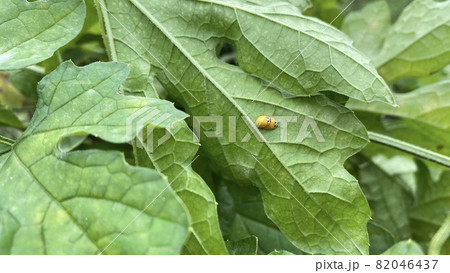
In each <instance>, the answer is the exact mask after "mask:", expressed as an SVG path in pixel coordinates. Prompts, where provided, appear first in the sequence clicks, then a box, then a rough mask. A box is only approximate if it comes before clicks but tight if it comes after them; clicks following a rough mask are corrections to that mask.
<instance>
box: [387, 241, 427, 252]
mask: <svg viewBox="0 0 450 273" xmlns="http://www.w3.org/2000/svg"><path fill="white" fill-rule="evenodd" d="M382 255H424V253H423V250H422V248H421V247H420V245H418V244H417V243H416V242H414V241H412V240H407V241H402V242H399V243H396V244H395V245H393V246H392V247H391V248H389V249H388V250H386V251H385V252H383V253H382Z"/></svg>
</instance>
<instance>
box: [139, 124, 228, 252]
mask: <svg viewBox="0 0 450 273" xmlns="http://www.w3.org/2000/svg"><path fill="white" fill-rule="evenodd" d="M169 132H170V135H169V138H168V139H166V140H165V141H164V142H163V143H160V144H158V141H161V140H163V139H164V136H165V134H166V130H165V129H156V130H153V131H152V134H151V135H150V137H151V139H152V140H153V142H150V141H148V140H149V139H150V138H149V136H148V135H145V134H144V136H143V138H142V139H141V140H138V141H139V142H137V143H136V146H135V147H136V149H135V154H136V158H137V163H138V165H140V166H153V167H154V168H155V169H156V170H158V171H159V172H161V173H164V174H165V175H167V177H168V178H169V180H170V181H171V186H172V188H173V189H174V190H175V192H176V193H177V194H178V196H179V197H180V198H181V200H183V202H184V204H185V205H186V207H187V209H188V211H189V214H190V216H191V219H192V230H191V232H192V234H191V236H189V239H188V241H187V242H186V244H185V248H184V253H187V254H196V255H198V254H227V249H226V246H225V242H224V241H223V238H222V234H221V232H220V229H219V222H218V216H217V203H216V199H215V197H214V194H213V193H212V192H211V190H210V188H209V187H208V185H207V184H206V183H205V182H204V181H203V179H202V178H201V177H200V176H199V175H198V174H197V173H196V172H195V171H193V170H192V168H191V166H190V165H191V163H192V162H193V161H194V160H196V159H197V157H195V154H196V152H197V150H198V143H194V142H193V140H192V131H191V130H190V129H189V127H188V126H187V124H186V123H185V122H184V121H179V122H175V123H174V124H173V126H172V127H171V128H170V130H169ZM194 157H195V158H194Z"/></svg>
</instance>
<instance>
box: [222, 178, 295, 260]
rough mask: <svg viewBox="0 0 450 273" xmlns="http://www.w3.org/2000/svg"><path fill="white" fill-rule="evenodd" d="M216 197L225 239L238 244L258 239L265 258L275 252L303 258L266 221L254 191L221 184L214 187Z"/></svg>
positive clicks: (277, 230) (249, 188) (229, 184)
mask: <svg viewBox="0 0 450 273" xmlns="http://www.w3.org/2000/svg"><path fill="white" fill-rule="evenodd" d="M216 195H217V200H218V202H219V216H220V224H221V227H222V230H223V234H224V237H225V238H226V239H228V240H231V241H239V240H242V239H245V238H248V237H250V236H255V237H257V238H261V240H258V248H257V249H258V253H259V254H268V253H270V252H272V251H274V250H276V249H284V250H288V251H290V252H293V253H296V254H302V252H301V251H300V250H299V249H298V248H296V247H295V246H293V245H292V244H291V243H290V242H289V240H288V239H287V238H286V236H284V235H283V233H281V232H280V230H279V229H278V228H277V226H276V225H275V224H274V223H273V222H272V221H270V219H268V218H267V216H266V214H265V212H264V205H263V201H262V198H261V194H260V193H259V191H258V189H257V188H255V187H253V186H250V187H244V186H238V185H236V184H235V183H232V182H229V183H226V184H225V183H223V182H222V183H220V184H218V185H217V193H216Z"/></svg>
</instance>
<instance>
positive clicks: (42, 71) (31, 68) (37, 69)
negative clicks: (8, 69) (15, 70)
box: [24, 65, 45, 76]
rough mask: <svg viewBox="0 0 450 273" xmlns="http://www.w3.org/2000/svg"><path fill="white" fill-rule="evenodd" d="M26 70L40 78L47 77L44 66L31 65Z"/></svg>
mask: <svg viewBox="0 0 450 273" xmlns="http://www.w3.org/2000/svg"><path fill="white" fill-rule="evenodd" d="M24 69H25V70H28V71H30V72H32V73H34V74H37V75H39V76H44V75H45V68H44V67H42V66H38V65H30V66H28V67H26V68H24Z"/></svg>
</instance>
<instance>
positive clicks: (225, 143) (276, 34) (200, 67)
mask: <svg viewBox="0 0 450 273" xmlns="http://www.w3.org/2000/svg"><path fill="white" fill-rule="evenodd" d="M101 5H102V11H103V16H104V23H105V27H106V29H107V31H108V34H109V36H108V37H107V41H108V47H109V48H110V49H114V50H111V52H118V51H123V52H128V53H130V52H131V53H132V52H134V53H133V54H130V55H129V57H128V58H129V59H128V60H130V59H131V60H133V58H134V59H139V61H138V62H137V63H138V64H139V66H140V68H142V69H145V68H147V69H150V68H152V69H153V72H152V73H153V74H155V75H156V76H157V78H158V79H159V80H160V82H161V83H162V84H163V85H164V87H166V89H167V90H168V91H169V94H170V95H171V97H173V98H174V99H175V100H176V101H177V102H179V103H180V104H181V105H182V106H183V107H184V108H185V109H186V110H187V111H188V112H189V113H190V114H192V115H193V116H219V118H220V117H223V118H224V120H223V124H224V128H228V127H229V126H230V125H231V126H232V128H234V121H236V123H235V125H236V130H234V129H231V130H229V131H228V130H227V131H225V132H224V134H223V137H220V138H208V137H207V136H206V135H205V133H204V131H205V130H207V131H212V130H214V128H215V126H214V124H212V123H201V131H202V132H201V133H200V132H198V133H199V135H200V136H201V143H202V145H203V146H202V147H204V151H205V152H207V153H208V156H209V157H210V159H211V160H212V161H213V162H214V163H215V164H216V166H217V167H218V168H220V170H221V171H222V174H224V175H225V177H226V178H229V180H232V181H236V182H240V183H253V184H255V185H257V186H258V187H259V189H260V190H261V193H262V196H263V200H264V204H265V210H266V212H267V214H268V216H269V218H270V219H272V220H273V221H274V222H275V224H276V225H277V226H278V227H279V228H280V230H281V231H282V232H283V233H284V234H286V236H287V237H288V238H289V239H290V240H291V241H292V242H293V243H294V245H296V246H297V247H299V248H301V249H302V250H305V251H307V252H311V253H318V252H319V253H347V254H348V253H367V252H368V236H367V231H366V224H367V221H368V219H369V209H368V205H367V201H366V199H365V197H364V195H363V194H362V192H361V190H360V188H359V186H358V184H357V181H356V180H355V179H354V178H353V177H352V176H351V175H350V174H348V172H346V171H345V169H344V168H343V167H342V165H343V162H344V161H345V160H346V158H348V157H349V156H351V155H352V154H354V153H356V152H357V151H359V150H360V149H361V148H362V147H363V146H364V145H365V144H366V143H367V135H366V131H365V129H364V127H363V126H362V124H361V123H360V122H359V121H358V120H357V119H356V118H355V117H354V115H353V113H352V112H350V111H348V110H347V109H345V108H344V107H341V106H339V105H336V104H335V103H333V102H332V101H330V100H329V99H327V98H326V97H325V96H322V95H318V96H313V97H311V98H291V99H288V98H285V97H284V96H283V95H282V94H281V93H280V92H279V91H278V90H276V89H274V88H268V90H266V91H265V92H261V91H263V90H264V88H265V84H264V83H263V82H262V81H261V80H259V79H257V78H254V77H252V76H251V75H249V74H248V73H245V72H244V71H242V70H241V69H240V68H238V67H233V66H230V65H227V64H225V63H223V62H221V61H220V60H219V59H218V58H217V57H216V54H215V51H216V48H217V46H219V45H220V44H221V42H222V41H223V40H229V41H230V40H232V42H233V43H234V44H235V45H236V47H237V48H238V51H239V54H240V57H239V58H240V59H239V63H240V65H241V66H243V69H244V70H245V71H247V72H250V73H254V74H257V75H259V76H260V77H262V78H266V79H268V80H271V79H272V77H274V76H276V74H277V71H278V73H279V71H280V67H281V66H283V65H281V64H280V63H279V62H280V61H281V62H283V63H285V62H287V59H284V57H283V54H284V52H286V50H288V51H289V48H290V49H292V50H293V51H292V52H297V54H295V53H294V54H292V55H291V56H290V57H291V58H292V57H295V55H298V52H299V50H298V44H297V38H298V36H301V37H302V39H299V40H298V41H299V42H301V44H302V43H303V41H313V42H314V41H316V43H313V44H312V45H311V47H308V48H307V50H306V51H304V52H303V57H302V58H301V59H302V60H303V61H305V62H306V60H308V61H311V62H313V63H314V64H317V63H318V62H317V60H318V59H319V57H320V56H317V55H314V57H313V55H311V54H313V53H314V54H315V53H318V52H319V53H320V54H324V55H323V56H325V57H326V58H325V59H324V60H325V62H324V64H325V63H328V64H326V65H325V66H329V65H330V62H331V59H330V58H329V57H330V55H331V56H332V57H333V65H337V66H339V68H338V69H337V70H338V71H339V73H335V72H333V71H336V70H335V69H334V68H333V69H328V70H327V72H324V73H314V72H313V73H306V74H308V77H306V78H304V79H306V80H305V81H307V82H308V84H312V85H311V86H315V83H313V82H316V83H318V82H320V84H319V85H318V88H313V89H314V90H313V89H311V90H310V91H311V92H310V93H313V92H317V91H319V90H321V88H322V87H324V86H327V88H328V87H330V89H333V90H334V89H336V90H340V91H343V90H345V92H344V93H345V94H346V95H349V96H352V97H358V98H360V99H366V100H374V99H379V100H383V101H390V102H392V99H391V95H390V93H389V91H388V90H387V88H386V86H385V85H384V83H383V81H382V80H381V79H380V78H379V76H378V75H377V74H376V72H374V71H373V69H372V67H371V66H370V65H369V64H368V60H367V59H366V58H365V57H362V56H361V55H359V53H357V51H356V50H354V49H353V48H352V47H351V46H349V45H348V44H347V43H343V42H342V41H339V42H337V41H336V40H341V39H342V37H343V36H342V34H340V32H338V31H336V30H335V29H333V28H326V29H325V28H323V31H325V32H324V33H322V35H319V34H317V31H319V30H322V28H321V27H323V26H326V25H324V24H323V23H320V22H319V21H317V20H314V19H311V18H307V17H303V16H302V15H301V14H300V13H299V14H295V16H287V15H283V14H281V15H280V14H277V13H276V12H275V11H274V10H273V9H268V10H266V9H265V8H262V7H259V6H252V5H245V4H240V2H235V1H222V2H220V3H212V2H209V3H202V2H195V1H176V0H169V1H156V2H155V1H153V2H152V3H149V2H144V1H137V0H132V1H126V0H122V1H102V2H101ZM124 10H126V13H124ZM174 15H177V16H174ZM212 18H214V19H212ZM294 19H295V20H296V27H297V28H301V29H302V31H299V30H297V29H295V28H294V29H293V28H292V23H293V22H292V21H290V20H294ZM186 22H189V24H187V23H186ZM265 24H267V26H265ZM288 26H289V27H288ZM255 27H256V28H257V29H254V28H255ZM303 27H304V28H305V29H303ZM258 29H259V30H258ZM306 30H308V31H307V32H308V34H307V35H305V33H304V32H306ZM255 33H258V34H261V33H263V34H264V36H267V39H264V40H267V41H269V40H271V41H270V43H267V42H266V43H264V44H259V43H260V41H262V40H263V39H259V40H258V41H257V42H256V41H255V40H254V39H256V37H255V36H254V34H255ZM302 33H303V34H302ZM266 34H267V35H266ZM247 35H248V37H247ZM311 36H313V37H316V36H317V38H320V40H314V39H313V38H312V37H311ZM218 37H220V38H218ZM249 39H250V40H249ZM303 39H304V40H303ZM273 46H280V47H282V48H283V50H282V51H281V50H280V51H279V52H283V54H281V55H280V54H271V53H270V52H268V51H273V50H274V48H273ZM303 46H305V45H303ZM293 48H296V49H295V50H294V49H293ZM344 48H345V50H344ZM338 49H341V51H340V50H338ZM266 50H268V51H267V52H266ZM330 52H331V53H330ZM344 52H345V53H344ZM272 53H273V52H272ZM288 55H289V54H288ZM263 56H271V57H270V59H268V60H270V61H271V62H274V63H278V66H277V65H273V64H269V63H268V62H265V61H264V59H263ZM323 56H322V57H323ZM327 56H328V57H327ZM283 59H284V60H283ZM313 59H314V61H313ZM120 60H122V59H120ZM297 60H298V59H297ZM327 60H328V61H327ZM355 60H356V61H355ZM122 61H127V60H122ZM303 61H302V63H303ZM334 61H336V64H335V63H334ZM261 63H265V64H267V67H265V69H264V70H261V69H260V68H261ZM342 63H345V66H343V67H341V66H340V64H342ZM312 66H314V65H313V64H311V68H312ZM302 67H303V68H302ZM316 68H317V67H316ZM324 68H325V67H324ZM330 71H331V72H330ZM291 72H292V73H294V74H297V73H300V74H301V73H302V72H304V66H303V65H300V66H298V64H295V65H293V66H291V67H290V69H288V71H287V72H286V73H284V74H283V73H282V74H283V75H284V76H283V77H282V78H278V80H277V81H275V82H274V83H275V84H276V85H278V86H279V87H283V88H286V89H287V91H292V90H294V89H295V90H305V89H304V88H303V87H302V86H300V85H299V82H298V81H297V80H298V79H297V78H295V79H293V78H292V77H291V76H288V73H291ZM306 74H305V73H304V74H302V75H303V76H300V78H302V77H305V76H306ZM337 74H339V75H337ZM341 75H344V78H345V79H346V80H345V79H343V78H342V76H341ZM356 79H357V81H358V83H356V82H354V80H356ZM310 80H311V81H310ZM335 80H336V81H335ZM347 80H348V82H354V84H355V86H358V87H357V88H356V89H355V87H353V86H351V85H350V84H348V82H347ZM326 81H330V84H325V82H326ZM369 82H370V83H369ZM294 86H296V87H295V88H293V87H294ZM337 86H338V87H337ZM375 87H376V88H375ZM341 88H342V89H341ZM359 88H360V89H359ZM375 90H376V91H375ZM347 91H348V92H347ZM302 92H303V91H302ZM303 94H304V95H306V94H307V93H304V92H303ZM261 114H268V115H273V116H277V117H279V118H281V116H292V117H293V118H297V122H296V123H295V122H293V123H291V124H290V126H289V128H288V129H289V134H284V135H283V137H281V136H280V134H281V132H285V131H284V129H282V128H284V127H285V126H287V121H284V122H280V128H278V129H277V130H275V131H265V132H262V131H259V130H257V129H256V127H255V126H254V125H253V122H252V120H255V119H256V117H257V116H259V115H261ZM246 117H247V118H246ZM234 118H235V119H234ZM248 118H249V119H248ZM249 120H250V122H249ZM280 121H281V119H280ZM302 124H306V125H308V124H309V125H310V126H304V127H305V128H306V129H307V130H308V129H309V130H311V126H312V127H313V128H315V130H314V131H312V133H311V134H310V135H308V134H305V132H304V129H305V128H304V129H303V134H302V133H301V134H300V137H299V138H298V140H296V139H297V136H298V135H299V132H300V131H301V128H302ZM312 124H317V125H318V127H315V126H313V125H312ZM318 131H320V134H318V133H317V132H318ZM308 132H309V131H308ZM209 135H210V134H209ZM314 136H316V137H317V139H315V138H314ZM234 139H236V141H234ZM242 140H244V141H242ZM259 140H260V141H259ZM293 155H295V156H293Z"/></svg>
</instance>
